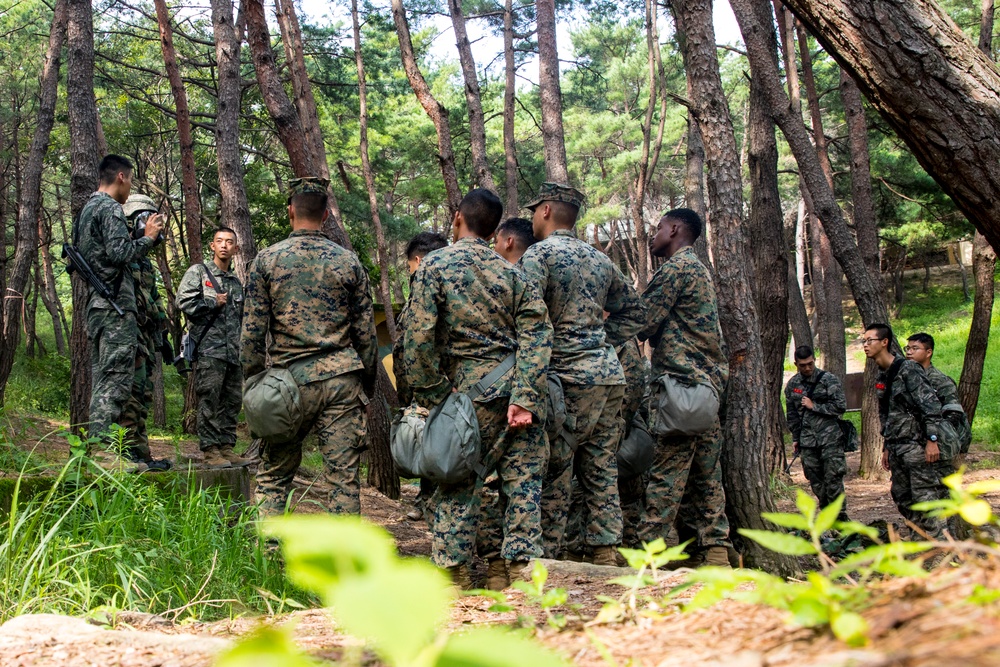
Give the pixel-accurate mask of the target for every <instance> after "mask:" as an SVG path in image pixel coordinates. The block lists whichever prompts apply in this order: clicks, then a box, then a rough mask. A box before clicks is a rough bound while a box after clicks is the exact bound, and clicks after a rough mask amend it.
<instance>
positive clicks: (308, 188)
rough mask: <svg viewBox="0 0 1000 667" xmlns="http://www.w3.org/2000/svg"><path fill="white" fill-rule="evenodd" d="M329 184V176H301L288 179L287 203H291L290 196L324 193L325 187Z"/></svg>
mask: <svg viewBox="0 0 1000 667" xmlns="http://www.w3.org/2000/svg"><path fill="white" fill-rule="evenodd" d="M329 186H330V179H329V178H322V177H320V176H302V177H301V178H293V179H292V180H290V181H288V203H289V204H290V203H292V197H295V196H298V195H325V194H326V189H327V188H328V187H329Z"/></svg>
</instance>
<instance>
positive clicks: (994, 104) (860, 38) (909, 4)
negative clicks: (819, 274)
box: [739, 0, 1000, 270]
mask: <svg viewBox="0 0 1000 667" xmlns="http://www.w3.org/2000/svg"><path fill="white" fill-rule="evenodd" d="M739 1H743V0H739ZM785 4H786V5H787V6H788V7H789V8H790V9H791V10H792V11H793V12H795V14H796V15H797V16H798V17H799V20H801V21H802V22H803V23H804V24H805V25H806V27H807V28H808V29H809V31H810V32H811V33H812V34H813V35H815V36H816V38H817V39H818V40H819V42H820V43H821V44H822V45H823V47H824V48H825V49H826V51H827V52H828V53H829V54H830V55H831V56H833V57H834V58H835V59H836V60H837V61H838V62H839V63H840V65H841V66H842V67H843V68H844V69H846V70H847V71H848V73H849V74H850V75H851V77H852V78H853V79H854V80H855V82H856V83H857V84H858V86H859V87H860V88H861V90H862V92H863V93H864V94H865V96H866V97H867V98H868V100H869V101H870V102H871V104H872V106H873V107H874V108H875V109H876V110H877V111H878V112H879V113H880V114H881V115H882V117H883V118H885V120H886V122H888V124H889V125H890V126H891V127H892V128H893V130H895V132H896V133H897V134H898V135H899V137H900V138H901V139H902V140H903V141H904V142H905V143H906V145H907V146H909V148H910V149H911V150H912V151H913V154H914V156H915V157H916V158H917V161H918V162H919V163H920V164H921V166H923V167H924V169H926V170H927V173H928V174H930V176H931V177H932V178H934V179H935V180H936V181H937V182H938V184H939V185H940V186H941V188H942V189H943V190H944V191H945V192H946V193H948V195H950V196H951V197H952V199H954V201H955V203H956V205H957V206H958V207H959V209H961V210H962V212H963V213H965V214H966V216H968V218H969V220H970V221H972V223H973V224H974V225H975V226H976V228H977V229H978V230H979V231H980V232H982V234H983V235H984V236H986V238H987V240H988V241H989V242H990V244H991V245H993V246H994V247H996V246H997V245H998V244H1000V197H998V196H997V193H1000V71H997V68H996V66H995V65H994V63H993V62H992V61H991V60H990V58H988V57H987V56H986V55H985V54H983V53H982V52H981V51H979V50H978V49H977V48H976V46H975V45H974V44H973V43H972V42H971V41H970V40H969V38H968V37H966V36H965V35H964V34H962V33H961V31H959V29H958V28H957V27H956V26H955V24H954V23H953V22H952V20H951V19H950V18H949V17H948V16H947V14H945V12H944V10H943V9H942V8H941V6H940V5H939V4H938V3H937V2H935V1H934V0H850V1H847V0H785ZM969 91H975V94H974V95H970V94H969ZM844 268H845V270H846V269H847V267H846V266H845V267H844Z"/></svg>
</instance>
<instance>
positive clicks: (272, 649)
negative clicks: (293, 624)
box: [215, 626, 322, 667]
mask: <svg viewBox="0 0 1000 667" xmlns="http://www.w3.org/2000/svg"><path fill="white" fill-rule="evenodd" d="M321 665H322V663H320V662H319V661H317V660H313V659H312V658H310V657H309V656H307V655H305V654H304V653H302V652H301V651H299V649H298V648H296V646H295V641H294V640H293V639H292V633H291V628H290V627H285V628H276V627H273V626H265V627H262V628H259V629H258V630H256V631H254V632H253V634H251V635H250V636H249V637H246V638H245V639H242V640H241V641H240V642H239V643H238V644H236V645H235V646H234V647H232V648H231V649H229V650H228V651H226V652H225V653H223V654H222V655H220V656H219V657H218V659H217V660H216V662H215V666H216V667H320V666H321Z"/></svg>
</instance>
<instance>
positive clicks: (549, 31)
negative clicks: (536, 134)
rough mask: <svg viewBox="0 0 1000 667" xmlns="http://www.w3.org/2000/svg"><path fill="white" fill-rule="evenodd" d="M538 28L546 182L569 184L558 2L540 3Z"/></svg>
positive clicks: (552, 0) (539, 1)
mask: <svg viewBox="0 0 1000 667" xmlns="http://www.w3.org/2000/svg"><path fill="white" fill-rule="evenodd" d="M535 15H536V21H537V24H538V32H537V35H538V94H539V97H540V98H541V105H542V153H543V154H544V156H545V180H547V181H555V182H558V183H568V182H569V168H568V167H567V162H566V142H565V140H564V139H563V119H562V88H561V87H560V85H559V49H558V48H557V46H556V3H555V0H536V1H535Z"/></svg>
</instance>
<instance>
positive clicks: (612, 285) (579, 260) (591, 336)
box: [520, 229, 646, 385]
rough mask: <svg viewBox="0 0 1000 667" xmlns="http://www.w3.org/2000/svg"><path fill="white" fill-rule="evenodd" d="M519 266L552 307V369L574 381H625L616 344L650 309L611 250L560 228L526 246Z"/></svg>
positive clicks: (635, 328)
mask: <svg viewBox="0 0 1000 667" xmlns="http://www.w3.org/2000/svg"><path fill="white" fill-rule="evenodd" d="M520 266H521V268H522V269H523V270H524V273H525V275H526V276H527V277H528V280H529V281H530V282H531V283H532V284H533V285H534V286H535V287H536V288H537V289H538V292H539V294H541V295H542V297H543V298H544V299H545V305H546V307H547V308H548V309H549V319H550V320H551V321H552V328H553V334H552V363H551V366H550V370H551V372H553V373H555V374H556V375H558V376H559V379H560V380H562V381H563V382H571V383H574V384H588V385H621V384H625V375H624V373H623V371H622V365H621V363H620V362H619V361H618V356H617V355H616V354H615V347H617V346H618V345H621V344H622V343H624V342H625V341H627V340H628V339H629V338H634V337H635V336H636V334H638V333H639V330H640V329H642V326H643V324H644V323H645V318H646V309H645V306H643V304H642V301H641V300H640V299H639V295H638V294H636V293H635V290H634V289H632V286H631V285H629V284H628V282H626V280H625V277H624V276H623V275H622V272H621V271H619V270H618V268H617V267H616V266H615V265H614V264H613V263H612V262H611V260H610V259H609V258H608V256H607V255H605V254H604V253H602V252H600V251H599V250H597V249H596V248H593V247H592V246H590V245H588V244H587V243H584V242H583V241H581V240H580V239H578V238H576V234H575V233H574V232H573V230H570V229H559V230H556V231H554V232H552V234H550V235H549V236H548V238H546V239H545V240H543V241H539V242H538V243H535V244H534V245H532V246H531V247H530V248H528V250H527V251H526V252H525V253H524V256H523V257H521V261H520ZM604 311H607V312H608V313H610V315H609V316H608V318H607V320H605V319H604Z"/></svg>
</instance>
